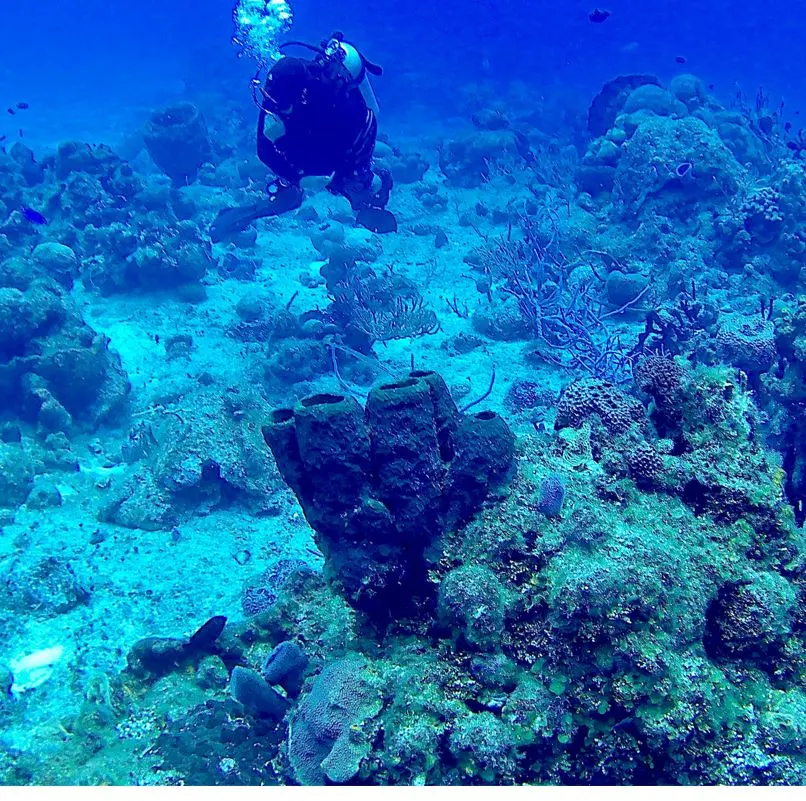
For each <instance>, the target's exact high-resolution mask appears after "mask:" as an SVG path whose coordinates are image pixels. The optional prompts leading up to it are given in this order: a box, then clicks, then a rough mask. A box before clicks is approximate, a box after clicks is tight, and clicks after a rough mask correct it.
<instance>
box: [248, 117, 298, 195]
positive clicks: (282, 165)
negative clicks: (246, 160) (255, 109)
mask: <svg viewBox="0 0 806 801" xmlns="http://www.w3.org/2000/svg"><path fill="white" fill-rule="evenodd" d="M270 114H271V113H270V112H267V111H266V110H265V109H262V110H261V112H260V117H259V118H258V124H257V157H258V158H259V159H260V160H261V161H262V162H263V163H264V164H265V165H266V166H267V167H268V168H269V169H270V170H271V171H272V172H273V173H274V174H275V175H276V176H277V177H278V178H284V179H285V180H287V181H292V182H294V183H296V182H298V181H299V172H298V171H297V170H296V169H295V168H294V167H293V165H292V164H291V162H289V161H288V159H287V158H286V156H285V154H284V153H283V151H282V149H281V148H278V147H277V144H276V142H278V141H279V140H280V139H281V138H282V136H283V132H282V131H278V130H276V129H277V128H278V127H279V126H278V125H277V123H278V122H279V118H277V117H276V116H274V115H271V116H270ZM281 124H282V123H280V125H281ZM272 129H275V130H272ZM267 134H273V135H272V136H269V135H267Z"/></svg>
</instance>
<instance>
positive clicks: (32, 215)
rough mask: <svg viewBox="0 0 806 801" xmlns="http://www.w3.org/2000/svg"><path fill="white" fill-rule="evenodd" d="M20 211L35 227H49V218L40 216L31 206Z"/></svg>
mask: <svg viewBox="0 0 806 801" xmlns="http://www.w3.org/2000/svg"><path fill="white" fill-rule="evenodd" d="M20 211H21V212H22V216H23V217H25V219H26V220H28V222H31V223H33V224H34V225H47V222H48V220H47V217H45V215H44V214H40V212H38V211H37V210H36V209H32V208H30V207H29V206H23V207H22V208H21V209H20Z"/></svg>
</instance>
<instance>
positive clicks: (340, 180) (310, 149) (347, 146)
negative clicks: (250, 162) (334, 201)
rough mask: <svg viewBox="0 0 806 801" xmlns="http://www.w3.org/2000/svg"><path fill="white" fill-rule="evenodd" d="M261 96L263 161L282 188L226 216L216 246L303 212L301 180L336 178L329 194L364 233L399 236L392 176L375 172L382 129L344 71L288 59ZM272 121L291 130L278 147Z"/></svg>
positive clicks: (221, 216) (213, 231) (323, 61)
mask: <svg viewBox="0 0 806 801" xmlns="http://www.w3.org/2000/svg"><path fill="white" fill-rule="evenodd" d="M376 69H377V68H376ZM262 94H263V97H262V98H261V103H260V105H261V111H260V116H259V119H258V129H257V154H258V157H259V158H260V160H261V161H262V162H263V163H264V164H265V165H266V166H267V167H268V168H269V169H270V170H271V171H272V172H273V173H274V174H275V175H276V176H277V180H275V181H272V182H271V183H270V184H269V186H268V187H267V195H266V196H265V197H264V199H263V200H261V201H258V202H256V203H252V204H250V205H248V206H240V207H236V208H230V209H223V210H222V211H220V212H219V213H218V216H217V217H216V219H215V221H214V222H213V224H212V225H211V226H210V238H211V239H212V241H213V242H221V241H224V240H227V239H231V238H232V237H233V236H234V235H235V234H236V233H237V232H238V231H241V230H243V229H244V228H245V227H246V226H247V225H249V224H250V223H251V222H253V221H255V220H258V219H261V218H263V217H271V216H275V215H277V214H284V213H286V212H289V211H292V210H293V209H296V208H299V206H300V205H301V204H302V201H303V196H304V195H303V191H302V188H301V187H300V180H301V179H302V178H305V177H307V176H312V175H321V176H327V175H330V176H332V179H331V181H330V183H329V184H328V187H327V188H328V190H329V191H330V192H332V193H333V194H336V195H342V196H343V197H346V198H347V199H348V200H349V201H350V205H351V206H352V207H353V209H354V211H355V212H356V223H357V224H358V225H362V226H363V227H365V228H368V229H369V230H371V231H375V232H376V233H391V232H394V231H396V230H397V221H396V220H395V217H394V215H393V214H392V213H391V212H389V211H387V210H386V205H387V203H388V202H389V194H390V192H391V189H392V184H393V181H392V175H391V173H390V172H389V171H388V170H381V169H379V170H377V171H376V173H373V169H372V155H373V152H374V150H375V138H376V136H377V133H378V122H377V120H376V118H375V114H374V113H373V111H372V109H370V108H369V107H368V106H367V103H366V101H365V100H364V96H363V94H362V93H361V89H360V88H359V87H358V85H357V83H356V81H355V80H354V79H353V78H352V76H351V75H350V74H349V73H348V72H347V70H346V69H345V68H344V66H343V65H342V64H341V63H340V62H338V61H335V60H334V59H327V58H317V59H314V60H312V61H306V60H304V59H299V58H292V57H289V56H286V57H285V58H282V59H280V61H278V62H277V63H276V64H275V65H274V67H272V69H271V71H270V72H269V75H268V77H267V78H266V82H265V84H264V88H263V93H262ZM269 113H271V114H272V115H274V116H275V117H277V118H278V119H279V120H280V121H282V123H283V125H284V127H285V130H284V132H283V135H282V136H280V137H278V138H277V139H275V140H271V139H269V138H268V137H267V136H266V133H265V126H266V119H267V116H268V115H269ZM375 174H377V176H378V178H379V179H380V189H378V190H377V191H373V186H372V184H373V178H374V176H375Z"/></svg>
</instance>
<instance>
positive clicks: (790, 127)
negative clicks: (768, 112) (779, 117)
mask: <svg viewBox="0 0 806 801" xmlns="http://www.w3.org/2000/svg"><path fill="white" fill-rule="evenodd" d="M784 130H785V131H786V132H787V133H789V132H790V131H791V130H792V123H791V122H786V123H784Z"/></svg>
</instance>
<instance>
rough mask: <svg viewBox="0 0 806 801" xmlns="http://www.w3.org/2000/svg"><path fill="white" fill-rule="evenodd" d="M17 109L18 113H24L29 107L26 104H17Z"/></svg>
mask: <svg viewBox="0 0 806 801" xmlns="http://www.w3.org/2000/svg"><path fill="white" fill-rule="evenodd" d="M17 108H18V109H19V110H20V111H25V110H26V109H28V108H30V106H29V105H28V104H27V103H17Z"/></svg>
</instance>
